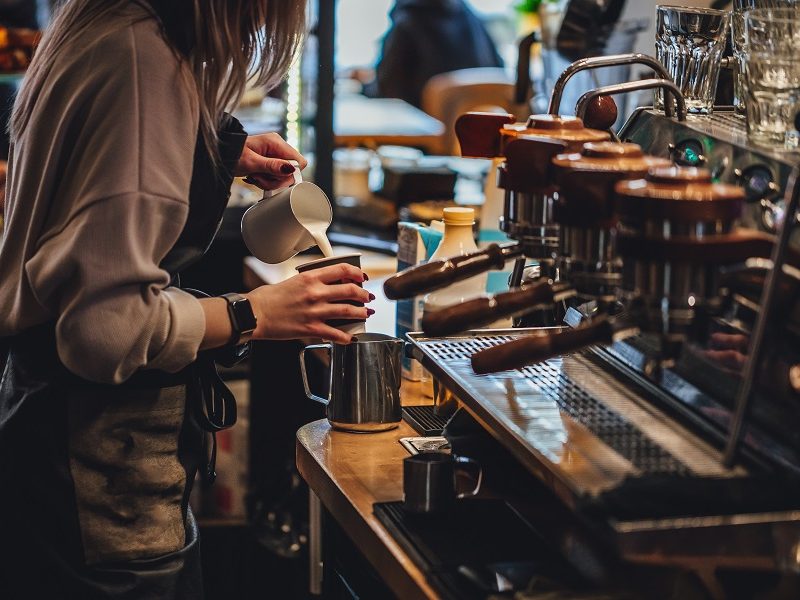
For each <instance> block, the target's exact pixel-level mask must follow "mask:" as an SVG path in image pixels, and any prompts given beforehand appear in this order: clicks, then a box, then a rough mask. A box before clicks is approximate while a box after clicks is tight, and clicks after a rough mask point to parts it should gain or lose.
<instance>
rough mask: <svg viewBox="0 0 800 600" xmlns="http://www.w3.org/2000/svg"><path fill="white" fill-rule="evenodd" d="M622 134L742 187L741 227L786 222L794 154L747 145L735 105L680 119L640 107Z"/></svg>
mask: <svg viewBox="0 0 800 600" xmlns="http://www.w3.org/2000/svg"><path fill="white" fill-rule="evenodd" d="M619 137H620V139H622V140H624V141H629V142H634V143H636V144H639V145H640V146H641V147H642V149H643V150H644V151H645V152H647V153H648V154H652V155H654V156H661V157H664V158H668V159H670V160H671V161H673V162H674V163H675V164H676V165H678V166H683V167H702V168H705V169H709V170H710V171H711V174H712V177H713V179H714V181H716V182H719V183H729V184H733V185H738V186H740V187H742V188H744V191H745V196H746V200H747V205H746V207H745V211H744V214H743V216H742V225H743V226H745V227H751V228H754V229H758V230H761V231H766V232H768V233H775V231H776V228H777V226H778V224H779V223H780V222H781V221H782V219H783V214H784V209H785V207H784V206H783V204H784V202H783V199H782V197H783V194H784V191H785V189H786V184H787V180H788V178H789V173H790V172H791V170H792V167H793V166H794V162H793V161H795V160H796V156H794V155H792V154H786V153H783V154H779V153H776V152H772V151H770V150H768V149H760V148H758V147H757V146H754V145H753V144H750V143H748V141H747V132H746V130H745V125H744V120H743V119H742V118H740V117H737V116H736V115H735V114H734V112H733V110H732V109H730V110H726V108H725V107H718V108H716V109H715V112H714V113H713V114H712V115H711V116H710V117H705V116H704V117H702V118H692V117H689V118H687V119H686V120H685V121H677V120H675V119H671V118H668V117H666V116H665V115H664V114H663V113H662V112H660V111H655V110H653V109H650V108H639V109H637V110H636V111H635V112H634V113H633V115H632V116H631V117H630V119H629V120H628V122H627V123H626V124H625V126H624V127H623V128H622V130H621V131H620V133H619Z"/></svg>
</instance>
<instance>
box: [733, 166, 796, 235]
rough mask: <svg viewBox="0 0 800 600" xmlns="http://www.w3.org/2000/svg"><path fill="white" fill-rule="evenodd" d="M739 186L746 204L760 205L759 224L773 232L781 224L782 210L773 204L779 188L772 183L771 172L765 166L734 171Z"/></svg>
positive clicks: (778, 194)
mask: <svg viewBox="0 0 800 600" xmlns="http://www.w3.org/2000/svg"><path fill="white" fill-rule="evenodd" d="M734 173H735V175H736V177H737V179H738V183H739V185H740V186H741V187H742V188H743V189H744V195H745V201H746V202H747V203H748V204H754V203H756V202H757V203H759V204H760V205H761V224H762V226H763V227H764V228H765V229H766V230H767V231H770V232H775V231H776V230H777V228H778V225H779V224H780V223H781V222H783V216H784V210H783V208H782V207H781V206H780V205H779V204H776V203H775V202H774V200H775V199H776V198H778V197H779V196H780V191H781V190H780V187H779V186H778V184H777V183H775V181H774V177H773V175H772V170H771V169H770V168H769V167H767V166H766V165H761V164H757V165H750V166H749V167H747V168H745V169H744V170H742V169H736V171H734Z"/></svg>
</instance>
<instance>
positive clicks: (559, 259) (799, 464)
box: [386, 55, 800, 595]
mask: <svg viewBox="0 0 800 600" xmlns="http://www.w3.org/2000/svg"><path fill="white" fill-rule="evenodd" d="M615 60H622V61H632V60H635V61H637V62H644V63H645V64H647V63H646V60H647V59H646V58H645V59H643V58H641V55H631V56H623V57H602V58H599V59H584V60H582V61H579V62H578V63H576V64H575V65H573V67H571V68H570V69H568V71H567V72H566V73H565V76H564V77H563V78H562V79H566V78H568V76H569V74H570V73H574V72H577V70H580V69H584V68H594V67H596V66H608V65H613V64H615V62H614V61H615ZM650 60H653V59H650ZM653 62H655V61H654V60H653ZM655 70H656V78H655V79H651V80H645V81H643V82H642V81H637V82H632V83H626V84H620V85H617V86H608V87H606V88H600V89H597V90H593V91H591V92H588V93H587V94H586V95H585V96H584V97H583V98H581V100H580V101H579V103H578V107H577V110H576V112H577V114H578V118H577V119H576V120H575V121H571V120H569V119H566V120H565V119H564V118H563V117H551V118H549V119H542V118H540V117H531V119H530V120H529V121H528V122H527V123H526V124H525V125H524V126H523V125H519V124H514V123H511V122H510V120H509V119H507V118H505V120H504V118H503V117H493V118H494V119H495V121H494V122H493V124H492V125H491V126H490V125H489V117H484V116H481V115H469V116H467V117H465V118H464V120H462V121H461V126H462V131H461V133H459V138H460V139H461V140H462V144H463V145H464V148H465V154H473V155H479V156H487V155H490V156H492V157H496V156H504V157H505V159H506V160H505V161H504V162H503V163H501V165H500V167H499V168H498V174H497V176H498V184H499V185H500V187H502V188H503V189H504V190H505V193H506V206H505V214H504V217H503V221H502V222H501V227H502V228H503V230H504V231H506V233H507V234H508V235H509V237H510V238H512V239H514V240H515V243H513V244H509V245H506V246H493V247H490V248H488V249H486V250H485V251H482V252H479V253H477V254H475V255H471V256H465V257H458V258H454V259H451V260H448V261H442V262H441V263H436V264H427V265H423V266H422V267H418V268H412V269H410V270H409V271H406V272H403V273H400V274H398V275H397V276H395V277H394V278H392V279H390V280H388V281H387V284H386V292H387V295H388V296H389V297H403V296H410V295H416V294H420V293H425V292H427V291H430V290H431V289H435V288H437V287H442V286H444V285H447V284H448V283H449V282H451V281H454V280H457V279H460V278H461V277H469V276H473V275H475V274H476V273H478V272H481V271H483V270H488V269H490V268H499V267H501V266H502V265H503V264H504V263H505V262H506V261H507V260H512V259H513V260H515V261H516V264H515V269H514V275H513V279H512V281H511V284H512V286H511V287H512V289H511V290H510V291H509V292H506V293H503V294H498V295H496V296H493V297H485V298H476V299H475V300H473V301H470V302H465V303H463V304H461V305H459V306H457V307H450V308H446V309H443V310H441V311H438V312H437V313H433V314H432V315H430V316H428V317H427V318H426V319H425V320H423V330H424V331H423V332H420V333H413V334H409V340H410V346H409V351H410V352H411V353H412V354H413V355H414V356H415V357H416V358H417V359H418V360H420V361H421V362H422V363H423V364H424V366H425V367H426V368H427V369H428V370H429V371H430V372H431V373H432V374H433V376H434V377H435V378H437V379H438V380H439V381H440V382H441V383H442V384H443V385H445V386H446V387H447V388H448V389H449V390H451V391H452V392H453V393H454V394H455V395H456V396H457V397H458V398H459V400H460V402H461V405H462V407H463V408H464V410H466V411H467V412H468V413H469V414H470V415H471V416H472V417H474V418H475V420H476V421H477V422H479V423H480V424H481V425H482V426H483V427H484V428H486V430H487V431H489V432H490V433H491V435H492V437H493V438H494V439H496V440H497V441H499V443H500V444H501V445H502V446H503V447H504V448H505V449H506V450H508V451H509V452H510V453H511V455H513V457H514V458H515V459H516V460H517V461H518V462H519V463H520V464H521V465H523V466H524V467H525V468H526V469H527V470H528V472H529V473H530V474H531V475H532V476H533V477H535V478H536V479H538V480H539V481H541V482H542V483H543V484H544V485H545V486H546V487H547V488H549V490H550V491H551V492H552V493H553V494H554V495H555V496H556V497H557V498H558V499H559V500H560V501H561V503H563V505H564V506H566V507H568V508H569V510H571V511H573V512H574V513H575V514H576V515H579V518H580V519H581V520H582V521H585V522H589V523H591V527H592V529H593V531H594V532H595V534H596V535H597V536H598V538H600V539H602V540H603V543H604V544H606V545H607V547H608V548H611V549H612V550H611V551H612V552H613V553H616V555H618V556H619V557H620V559H621V560H623V561H628V562H630V563H636V564H647V565H666V566H673V567H679V568H684V569H688V570H692V571H695V572H698V573H699V572H700V571H702V573H703V574H702V575H700V577H701V578H703V580H704V581H706V580H709V578H710V579H713V577H714V575H713V573H714V572H715V569H723V568H724V569H757V570H760V571H762V572H765V573H775V574H778V575H780V574H795V575H796V574H800V429H798V427H797V426H796V424H797V423H798V422H800V269H798V268H797V266H796V265H797V264H798V254H797V250H798V248H797V243H798V240H797V239H796V238H797V236H796V229H797V227H796V225H797V205H798V197H800V185H798V184H796V176H797V173H798V171H797V170H796V169H795V165H794V162H795V161H796V157H792V155H786V154H778V153H773V152H771V151H769V150H765V149H761V148H757V147H754V146H752V145H750V144H748V142H747V138H746V135H745V133H744V125H743V123H742V122H741V121H740V120H739V119H738V118H737V117H735V116H734V115H733V111H732V110H728V109H726V108H725V107H716V108H715V110H714V113H713V116H709V117H702V118H699V117H695V118H690V119H687V118H686V112H685V106H684V104H683V102H682V99H681V96H680V92H679V90H677V89H676V88H675V86H674V85H672V84H671V82H670V81H669V80H668V78H667V77H666V76H664V75H663V74H662V73H660V72H659V70H658V69H657V67H656V68H655ZM563 83H564V81H560V86H562V87H561V88H559V87H558V86H557V88H556V91H555V92H554V94H553V102H552V103H551V109H552V110H553V111H554V112H558V110H559V108H558V104H559V89H563ZM646 87H661V88H662V89H664V90H665V91H666V92H667V93H668V94H669V95H670V96H671V98H672V101H671V102H666V106H665V109H666V112H660V111H656V110H655V109H652V108H640V109H638V110H637V111H635V112H634V113H633V115H632V116H631V117H630V118H629V120H628V121H627V123H626V124H625V125H624V127H623V128H622V129H621V130H620V131H619V133H618V134H616V135H614V134H613V133H612V132H605V131H603V130H604V129H606V128H607V127H608V126H610V124H609V125H606V124H605V123H603V122H602V121H605V122H606V123H607V122H608V115H604V114H603V113H604V111H603V110H600V111H597V107H598V106H600V107H602V106H608V100H607V98H609V97H610V96H612V95H614V94H618V93H625V92H627V91H631V90H633V89H642V88H646ZM598 99H600V100H598ZM593 111H594V112H593ZM598 112H599V116H598ZM581 117H585V118H586V122H587V123H589V124H590V125H594V127H592V128H588V129H591V130H593V131H597V132H603V133H607V135H606V136H604V138H603V139H592V140H581V143H580V144H578V143H574V144H571V140H569V139H565V137H566V136H565V135H564V133H563V131H564V129H565V126H566V127H571V128H574V131H586V130H587V128H586V127H584V125H583V122H581V121H580V118H581ZM603 117H605V119H604V118H603ZM611 122H613V120H611ZM544 123H547V124H548V125H547V126H543V124H544ZM567 124H568V125H567ZM604 125H605V126H604ZM548 127H549V129H548ZM492 128H494V132H492ZM544 131H549V132H553V131H557V132H558V133H557V134H555V135H548V134H547V133H544V135H543V132H544ZM470 135H473V136H474V139H472V140H470V139H469V136H470ZM615 139H616V140H617V141H614V140H615ZM619 140H621V141H619ZM478 142H480V143H478ZM586 142H589V143H586ZM476 149H477V150H479V151H476ZM490 153H491V154H490ZM529 262H534V263H536V266H537V269H536V270H535V272H533V273H531V270H530V269H526V268H525V267H526V266H527V265H528V263H529ZM526 270H527V271H528V273H527V274H526ZM543 308H545V309H547V310H549V311H550V312H551V314H552V315H554V316H555V320H556V322H553V323H544V324H545V325H552V326H549V327H518V328H512V329H506V330H485V329H484V330H481V329H472V328H474V327H480V326H482V325H485V324H488V323H491V322H493V321H495V320H496V319H497V318H498V317H500V316H508V315H516V316H519V315H525V314H535V313H536V312H537V311H541V310H542V309H543ZM709 574H711V575H709ZM710 585H711V587H712V588H713V584H710ZM712 595H713V592H712ZM717 595H718V594H717Z"/></svg>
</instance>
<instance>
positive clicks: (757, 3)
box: [731, 0, 798, 116]
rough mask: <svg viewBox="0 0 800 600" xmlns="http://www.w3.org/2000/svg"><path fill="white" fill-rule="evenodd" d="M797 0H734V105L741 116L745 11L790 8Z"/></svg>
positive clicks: (742, 105)
mask: <svg viewBox="0 0 800 600" xmlns="http://www.w3.org/2000/svg"><path fill="white" fill-rule="evenodd" d="M797 2H798V0H733V13H732V14H731V42H732V47H733V57H734V59H735V60H736V71H735V73H734V79H733V106H734V108H735V109H736V113H737V114H739V115H741V116H744V115H745V90H744V54H745V49H746V47H745V33H744V17H745V13H746V12H747V11H748V10H752V9H754V8H788V7H791V6H795V5H796V4H797Z"/></svg>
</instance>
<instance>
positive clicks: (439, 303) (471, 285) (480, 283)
mask: <svg viewBox="0 0 800 600" xmlns="http://www.w3.org/2000/svg"><path fill="white" fill-rule="evenodd" d="M474 224H475V209H473V208H469V207H461V206H458V207H449V208H445V209H444V236H443V237H442V241H441V242H440V243H439V247H438V248H436V252H434V253H433V255H431V257H430V258H429V259H428V261H429V262H430V261H435V260H441V259H444V258H450V257H452V256H461V255H464V254H470V253H471V252H477V251H478V247H477V246H476V245H475V238H474V237H473V235H472V226H473V225H474ZM487 277H488V275H487V274H485V273H484V274H481V275H476V276H475V277H471V278H469V279H467V280H465V281H459V282H458V283H454V284H453V285H450V286H448V287H446V288H443V289H441V290H436V291H435V292H431V293H430V294H428V295H427V296H425V300H424V305H423V306H424V309H423V310H425V311H429V310H437V309H439V308H444V307H445V306H450V305H451V304H456V303H458V302H461V301H463V300H467V299H470V298H474V297H476V296H480V295H481V294H484V293H485V292H486V281H487Z"/></svg>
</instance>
